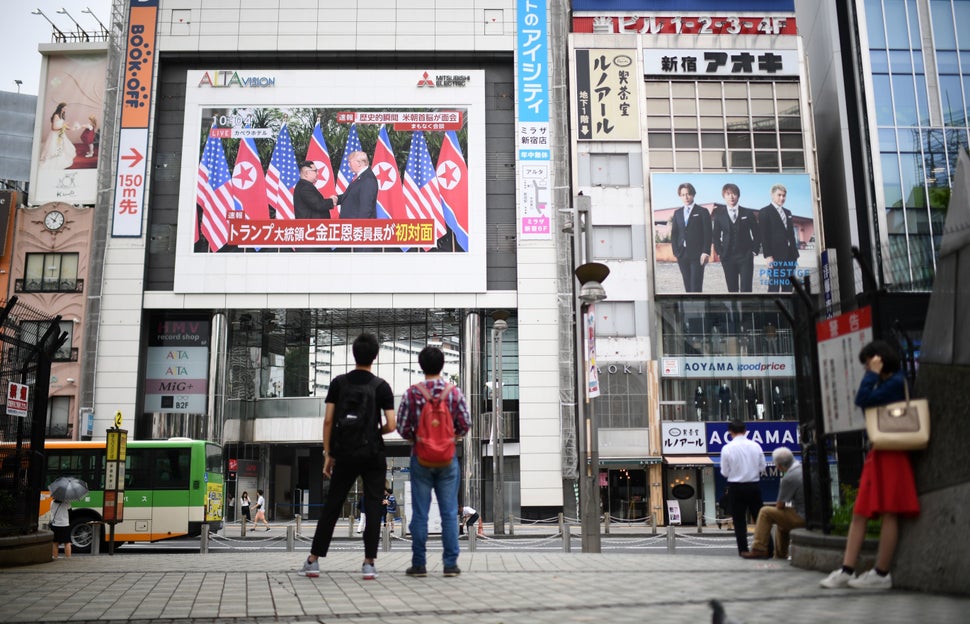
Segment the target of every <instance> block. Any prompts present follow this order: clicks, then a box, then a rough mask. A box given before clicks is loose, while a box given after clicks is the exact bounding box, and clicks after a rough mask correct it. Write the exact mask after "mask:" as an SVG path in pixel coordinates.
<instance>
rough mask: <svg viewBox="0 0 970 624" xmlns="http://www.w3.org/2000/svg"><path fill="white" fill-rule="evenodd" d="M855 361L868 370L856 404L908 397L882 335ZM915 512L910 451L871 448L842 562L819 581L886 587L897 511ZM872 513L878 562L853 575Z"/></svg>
mask: <svg viewBox="0 0 970 624" xmlns="http://www.w3.org/2000/svg"><path fill="white" fill-rule="evenodd" d="M859 361H861V362H862V363H863V364H865V366H866V374H865V376H864V377H863V378H862V383H861V384H859V392H857V393H856V397H855V404H856V405H858V406H859V407H861V408H863V409H865V408H867V407H875V406H878V405H886V404H887V403H895V402H896V401H904V400H906V376H905V375H904V374H903V371H902V369H901V367H900V361H899V356H898V355H897V354H896V351H895V349H893V348H892V347H891V346H889V344H887V343H885V342H883V341H881V340H876V341H874V342H871V343H869V344H868V345H866V346H865V347H863V348H862V351H861V352H860V353H859ZM918 514H919V499H918V498H917V496H916V482H915V480H914V479H913V467H912V465H911V464H910V462H909V453H908V452H906V451H878V450H876V449H872V450H871V451H869V454H868V455H867V456H866V462H865V464H864V465H863V467H862V478H861V479H860V480H859V494H858V496H857V497H856V501H855V507H854V508H853V510H852V523H851V524H850V525H849V536H848V537H847V538H846V543H845V555H844V556H843V558H842V567H841V568H840V569H838V570H835V571H834V572H832V573H831V574H829V575H828V576H827V577H826V578H825V579H824V580H823V581H822V587H827V588H829V589H835V588H839V587H847V586H848V587H855V588H865V589H890V588H891V587H892V586H893V581H892V577H891V576H890V574H889V567H890V566H891V565H892V560H893V553H894V552H895V551H896V543H897V541H898V540H899V516H916V515H918ZM876 516H881V517H882V529H881V530H880V532H879V551H878V552H877V554H876V567H875V568H873V569H872V570H869V571H868V572H866V573H865V574H861V575H859V576H854V574H855V564H856V560H857V559H858V558H859V551H860V550H861V548H862V542H863V540H864V539H865V536H866V521H867V520H868V519H869V518H873V517H876Z"/></svg>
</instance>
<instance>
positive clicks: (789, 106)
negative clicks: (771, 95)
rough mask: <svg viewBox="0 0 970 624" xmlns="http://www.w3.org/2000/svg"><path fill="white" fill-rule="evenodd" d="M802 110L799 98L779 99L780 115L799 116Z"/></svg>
mask: <svg viewBox="0 0 970 624" xmlns="http://www.w3.org/2000/svg"><path fill="white" fill-rule="evenodd" d="M801 112H802V111H801V106H799V104H798V100H778V115H784V116H787V117H798V116H800V115H801Z"/></svg>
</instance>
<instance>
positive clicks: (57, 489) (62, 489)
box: [48, 477, 89, 501]
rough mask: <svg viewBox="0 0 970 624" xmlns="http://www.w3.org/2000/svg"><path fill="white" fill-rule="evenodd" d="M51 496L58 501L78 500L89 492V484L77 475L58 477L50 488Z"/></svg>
mask: <svg viewBox="0 0 970 624" xmlns="http://www.w3.org/2000/svg"><path fill="white" fill-rule="evenodd" d="M48 489H49V490H50V493H51V498H52V499H54V500H58V501H72V500H77V499H79V498H81V497H82V496H84V495H85V494H87V493H88V491H89V490H88V484H87V483H85V482H84V481H81V480H80V479H78V478H76V477H58V478H57V479H55V480H54V482H53V483H51V485H50V487H49V488H48Z"/></svg>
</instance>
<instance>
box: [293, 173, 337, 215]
mask: <svg viewBox="0 0 970 624" xmlns="http://www.w3.org/2000/svg"><path fill="white" fill-rule="evenodd" d="M316 181H317V166H316V165H315V164H313V161H312V160H304V161H303V162H302V163H300V179H299V181H297V183H296V187H295V188H294V189H293V214H294V215H295V216H296V218H297V219H329V218H330V209H331V208H332V207H333V202H331V201H330V200H329V199H326V198H324V196H323V195H321V194H320V191H318V190H317V187H316V186H314V183H315V182H316Z"/></svg>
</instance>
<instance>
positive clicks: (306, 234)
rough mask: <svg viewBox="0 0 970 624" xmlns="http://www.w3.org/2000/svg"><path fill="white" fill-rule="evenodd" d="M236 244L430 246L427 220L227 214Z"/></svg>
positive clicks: (231, 241) (432, 236)
mask: <svg viewBox="0 0 970 624" xmlns="http://www.w3.org/2000/svg"><path fill="white" fill-rule="evenodd" d="M228 216H229V244H230V245H235V246H237V247H433V246H434V245H435V230H434V221H432V220H431V219H406V220H399V219H289V220H282V219H276V220H251V219H245V218H236V219H234V218H233V216H234V215H233V214H231V213H230V214H229V215H228Z"/></svg>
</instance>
